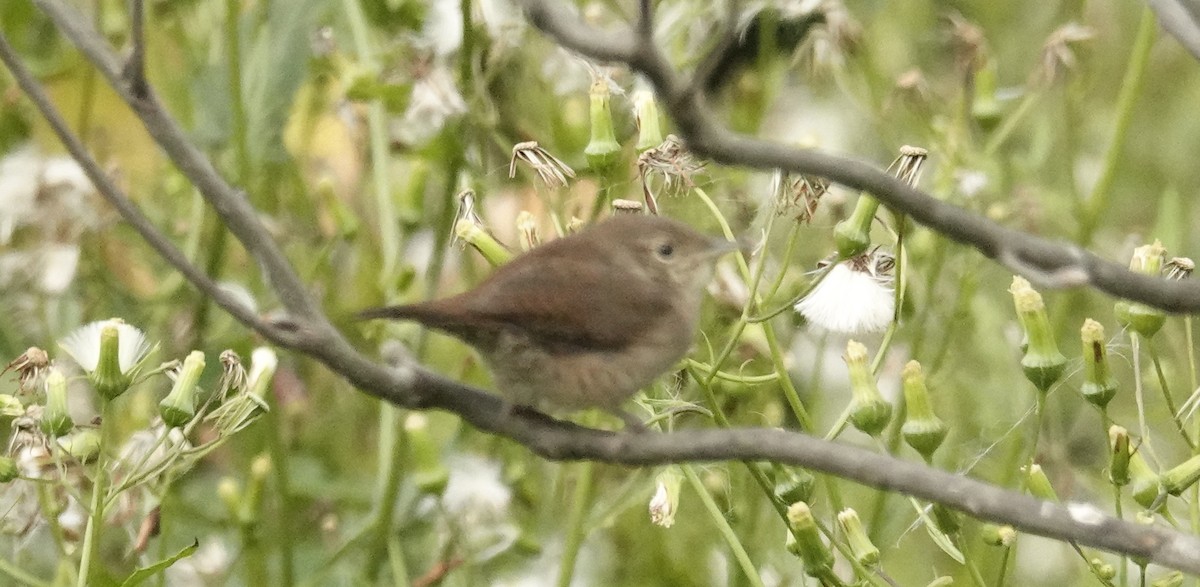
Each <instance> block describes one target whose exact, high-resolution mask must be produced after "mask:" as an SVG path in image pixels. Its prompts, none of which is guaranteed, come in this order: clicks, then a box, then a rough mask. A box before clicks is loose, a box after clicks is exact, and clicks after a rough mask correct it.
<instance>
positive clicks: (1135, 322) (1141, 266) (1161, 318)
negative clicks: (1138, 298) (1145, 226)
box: [1113, 241, 1167, 338]
mask: <svg viewBox="0 0 1200 587" xmlns="http://www.w3.org/2000/svg"><path fill="white" fill-rule="evenodd" d="M1166 252H1167V251H1166V249H1164V248H1163V246H1162V243H1161V242H1159V241H1154V244H1150V245H1144V246H1140V247H1138V248H1136V249H1134V250H1133V258H1132V259H1130V260H1129V270H1130V271H1133V272H1135V273H1141V274H1143V275H1150V276H1155V277H1157V276H1158V275H1159V273H1160V272H1161V271H1162V267H1163V258H1164V257H1165V256H1166ZM1113 313H1114V314H1116V316H1117V322H1118V323H1119V324H1120V325H1121V326H1126V327H1128V328H1129V329H1131V330H1133V331H1134V332H1136V333H1138V334H1140V335H1142V336H1144V337H1146V338H1150V337H1152V336H1154V335H1155V334H1156V333H1157V332H1158V331H1159V329H1161V328H1162V327H1163V324H1164V323H1166V321H1167V315H1166V314H1165V313H1164V312H1163V311H1162V310H1159V309H1158V308H1152V307H1150V306H1147V305H1146V304H1143V303H1140V302H1127V301H1125V300H1120V301H1118V302H1117V303H1116V304H1115V305H1114V306H1113Z"/></svg>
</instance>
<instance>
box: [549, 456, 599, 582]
mask: <svg viewBox="0 0 1200 587" xmlns="http://www.w3.org/2000/svg"><path fill="white" fill-rule="evenodd" d="M574 468H575V469H576V471H577V472H578V475H577V477H576V479H575V493H574V494H573V496H572V498H571V502H572V503H571V511H570V513H568V514H567V537H566V543H565V545H564V546H563V554H562V561H561V562H560V563H559V567H558V581H557V582H556V583H555V584H556V585H558V587H571V578H572V577H573V576H574V575H575V562H576V561H577V560H578V558H579V549H580V547H581V546H583V539H584V537H585V536H586V535H587V528H586V525H587V513H588V509H589V506H590V505H591V503H592V487H593V477H594V476H595V469H596V463H594V462H592V461H584V462H582V463H578V464H577V465H575V467H574Z"/></svg>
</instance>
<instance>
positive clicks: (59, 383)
mask: <svg viewBox="0 0 1200 587" xmlns="http://www.w3.org/2000/svg"><path fill="white" fill-rule="evenodd" d="M74 427H75V422H74V421H72V420H71V414H70V413H68V412H67V378H66V377H65V376H63V374H62V371H59V370H58V369H55V368H53V367H51V368H50V374H49V375H47V376H46V407H45V409H44V410H42V432H45V433H46V435H47V436H50V437H58V436H62V435H64V434H66V433H68V432H70V431H71V428H74Z"/></svg>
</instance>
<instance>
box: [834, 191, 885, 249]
mask: <svg viewBox="0 0 1200 587" xmlns="http://www.w3.org/2000/svg"><path fill="white" fill-rule="evenodd" d="M877 210H879V200H876V199H875V198H872V197H871V196H868V195H866V194H862V195H860V196H859V197H858V203H856V204H855V205H854V212H852V213H851V214H850V217H849V218H847V219H845V220H842V221H841V222H838V223H837V225H836V226H834V227H833V240H834V242H835V243H836V244H837V252H838V257H839V258H842V259H849V258H850V257H854V256H857V255H861V254H863V253H864V252H866V250H867V247H870V246H871V223H872V222H874V221H875V212H876V211H877Z"/></svg>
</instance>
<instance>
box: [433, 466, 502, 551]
mask: <svg viewBox="0 0 1200 587" xmlns="http://www.w3.org/2000/svg"><path fill="white" fill-rule="evenodd" d="M511 501H512V489H510V488H509V487H508V485H506V484H505V483H504V481H503V480H502V479H501V476H500V465H499V463H496V462H494V461H489V460H485V459H483V458H480V457H476V456H468V455H460V456H458V457H455V458H453V459H451V461H450V479H449V481H448V482H447V483H446V490H445V491H444V492H443V493H442V506H443V507H444V508H445V510H446V513H447V514H448V515H449V518H450V522H451V523H452V524H453V525H454V527H455V528H457V529H458V532H457V535H458V537H459V540H460V541H461V542H462V545H463V547H464V548H465V550H466V552H468V553H469V554H470V557H471V558H472V560H474V561H476V562H479V561H484V560H487V559H490V558H492V557H494V556H496V555H497V554H500V553H502V552H504V551H505V550H508V548H509V547H510V546H512V545H513V544H514V543H515V542H516V540H517V536H518V534H519V530H518V529H517V527H516V526H515V525H513V524H512V522H510V521H509V512H508V507H509V503H510V502H511Z"/></svg>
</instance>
